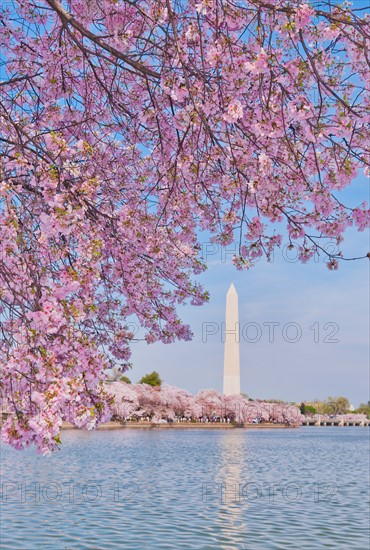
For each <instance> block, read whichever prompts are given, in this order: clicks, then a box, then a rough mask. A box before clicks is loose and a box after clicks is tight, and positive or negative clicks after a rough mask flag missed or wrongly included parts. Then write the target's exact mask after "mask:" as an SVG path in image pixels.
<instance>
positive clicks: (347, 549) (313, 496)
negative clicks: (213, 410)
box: [1, 427, 370, 550]
mask: <svg viewBox="0 0 370 550" xmlns="http://www.w3.org/2000/svg"><path fill="white" fill-rule="evenodd" d="M369 433H370V432H369V430H368V429H367V428H361V427H358V428H356V427H348V428H346V427H344V428H338V427H333V428H331V427H322V428H320V427H311V428H310V427H302V428H300V429H296V430H260V431H257V430H255V431H246V430H237V429H236V430H230V431H229V430H217V431H216V430H215V431H210V430H206V429H198V430H181V431H179V430H176V431H175V430H173V431H172V430H168V431H167V430H166V431H165V430H163V431H162V430H150V431H149V430H128V429H127V430H119V431H97V432H90V433H89V432H80V431H74V430H70V431H64V432H63V448H62V450H61V451H60V452H57V453H55V454H53V455H52V456H51V457H42V456H40V455H37V454H36V453H35V452H34V451H33V450H26V451H24V452H17V451H14V450H12V449H10V448H9V447H6V446H4V445H3V446H2V448H1V459H2V460H1V461H2V502H1V548H3V549H17V550H18V549H22V550H23V549H25V550H33V549H35V550H39V549H53V550H54V549H56V550H59V549H75V548H78V549H91V550H92V549H96V550H97V549H99V550H105V549H111V548H114V549H116V548H118V549H119V548H124V549H126V548H127V549H135V550H142V549H161V550H175V549H176V550H182V549H183V550H185V549H189V550H190V549H199V550H202V549H203V550H208V549H209V550H211V549H221V550H222V549H228V550H231V549H233V550H234V549H235V550H243V549H248V550H257V549H263V550H268V549H284V550H285V549H294V550H296V549H297V550H298V549H299V550H300V549H307V550H315V549H326V548H335V549H337V550H340V549H343V550H352V549H354V550H357V549H358V550H367V549H368V548H369V541H370V539H369V530H368V518H369V466H370V465H369Z"/></svg>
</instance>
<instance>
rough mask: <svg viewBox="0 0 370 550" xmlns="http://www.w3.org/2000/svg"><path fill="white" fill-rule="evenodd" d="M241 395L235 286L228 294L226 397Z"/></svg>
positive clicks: (225, 368)
mask: <svg viewBox="0 0 370 550" xmlns="http://www.w3.org/2000/svg"><path fill="white" fill-rule="evenodd" d="M238 394H240V360H239V314H238V295H237V292H236V290H235V287H234V285H233V284H231V285H230V288H229V290H228V292H227V294H226V323H225V356H224V395H238Z"/></svg>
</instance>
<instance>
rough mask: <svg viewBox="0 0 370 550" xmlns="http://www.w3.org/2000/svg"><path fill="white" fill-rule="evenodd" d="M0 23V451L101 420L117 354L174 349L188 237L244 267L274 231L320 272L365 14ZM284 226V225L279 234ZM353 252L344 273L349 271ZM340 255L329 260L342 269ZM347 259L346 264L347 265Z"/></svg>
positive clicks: (291, 1)
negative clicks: (1, 406) (135, 343)
mask: <svg viewBox="0 0 370 550" xmlns="http://www.w3.org/2000/svg"><path fill="white" fill-rule="evenodd" d="M0 9H1V12H0V13H1V15H0V44H1V51H2V54H1V58H0V63H1V69H2V80H1V81H0V88H1V98H0V140H1V141H0V143H1V165H0V225H1V235H0V307H1V309H0V322H1V327H0V328H1V342H0V355H1V365H2V369H1V378H2V382H1V392H2V395H3V397H4V398H6V399H7V400H8V407H10V409H11V411H12V412H13V414H12V415H10V416H9V418H8V419H7V421H6V422H5V424H4V426H3V430H2V437H3V439H4V440H5V441H7V442H8V443H10V444H11V445H13V446H14V447H16V448H18V449H21V448H23V447H24V446H26V445H29V444H31V443H34V444H36V446H37V448H38V449H39V450H40V451H41V452H47V451H48V450H53V449H54V448H56V447H57V446H58V443H59V435H58V434H59V428H60V425H61V422H62V419H67V420H70V421H71V422H73V423H75V424H76V425H78V426H85V427H90V428H91V427H94V426H95V425H96V423H97V422H99V421H101V420H104V419H105V418H107V417H109V415H110V412H109V408H110V406H111V401H110V398H109V397H108V394H107V391H106V388H104V386H103V380H104V377H105V374H104V373H105V371H106V369H107V368H109V367H111V366H112V364H115V365H119V366H120V367H122V370H124V369H125V364H126V363H127V361H128V359H129V356H130V343H131V342H132V340H133V338H134V334H133V332H132V331H131V330H130V324H129V319H130V318H131V316H133V315H134V316H136V318H137V319H138V321H139V323H140V325H141V326H143V327H145V328H146V336H145V338H146V340H147V342H148V343H151V342H155V341H158V340H160V341H162V342H165V343H170V342H173V341H174V340H175V339H183V340H188V339H189V338H190V337H191V330H190V328H189V327H188V326H187V325H184V324H183V323H182V322H181V319H180V318H179V316H178V313H177V309H178V306H179V305H180V304H183V303H187V302H190V303H191V304H193V305H201V304H203V303H204V302H205V301H206V300H207V299H208V294H207V292H206V291H205V290H204V289H203V288H201V286H200V285H199V284H198V283H197V282H196V281H195V280H194V276H196V275H197V274H199V273H201V272H202V271H203V270H204V269H205V263H204V261H202V258H201V257H200V254H199V250H200V245H199V234H200V232H202V231H207V232H208V233H210V234H212V236H213V237H212V238H213V240H214V242H215V243H219V244H223V245H227V244H229V243H230V242H232V241H233V240H236V241H237V242H238V244H239V250H238V253H237V254H236V255H235V258H234V263H235V265H236V267H237V268H238V269H244V268H249V267H251V266H252V265H253V263H254V262H255V261H256V260H257V259H258V258H259V257H260V256H262V255H266V256H267V257H269V256H270V255H271V254H272V252H273V250H274V248H275V247H278V246H279V245H280V244H281V242H282V238H283V234H287V237H288V239H289V242H290V245H291V246H294V245H295V244H297V245H298V246H299V257H300V260H301V261H302V262H306V261H308V260H309V259H310V258H311V257H312V256H313V255H314V254H315V253H317V252H321V253H323V254H327V256H328V267H329V268H330V269H336V268H337V267H338V261H339V260H340V259H341V258H342V252H341V251H340V249H338V252H337V253H335V254H334V253H332V252H327V251H325V247H324V246H323V242H325V241H324V239H325V238H330V239H335V241H336V242H337V244H338V247H340V244H341V242H342V240H343V234H344V232H345V230H346V229H347V228H348V227H351V226H354V227H356V228H357V229H358V230H360V231H362V230H364V229H365V227H366V226H367V224H368V211H367V205H366V204H365V203H362V204H358V205H356V206H355V207H354V206H353V205H346V204H344V203H343V202H342V200H341V197H340V191H341V190H342V189H344V188H345V187H347V186H349V185H350V184H351V182H352V181H353V179H354V178H355V177H356V176H357V175H361V174H363V173H365V175H368V174H369V149H368V144H369V82H370V79H369V78H368V77H369V15H368V14H367V13H366V11H364V10H362V9H361V8H356V7H351V6H350V5H349V4H348V3H343V4H342V5H339V4H338V5H337V4H336V5H332V3H331V2H330V1H329V0H327V1H323V2H320V3H319V4H317V6H316V4H315V3H312V4H309V3H305V2H301V1H299V0H243V1H238V0H226V1H222V2H221V0H188V1H187V2H185V1H184V2H176V1H171V0H155V1H153V0H143V1H142V2H128V1H127V0H90V1H86V2H84V1H80V0H63V1H62V2H59V1H57V0H39V1H38V2H35V1H33V0H22V1H20V0H14V1H6V2H2V5H1V8H0ZM284 225H285V229H284V228H283V229H282V226H284ZM366 253H367V251H364V252H363V254H362V255H360V257H366ZM343 259H344V258H343ZM351 259H353V258H351Z"/></svg>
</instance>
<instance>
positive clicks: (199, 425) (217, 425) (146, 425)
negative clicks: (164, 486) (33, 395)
mask: <svg viewBox="0 0 370 550" xmlns="http://www.w3.org/2000/svg"><path fill="white" fill-rule="evenodd" d="M298 427H300V426H298ZM126 428H128V429H140V430H153V429H165V430H168V429H171V430H172V429H175V430H181V429H203V428H206V429H211V430H217V429H227V430H231V429H247V430H249V429H252V430H260V429H268V428H273V429H286V428H293V426H287V425H286V424H270V423H268V422H265V423H261V424H231V423H230V424H227V423H225V422H204V423H203V422H174V423H164V422H163V423H155V422H102V423H101V424H99V426H98V427H97V428H96V429H97V430H122V429H126ZM61 429H62V430H78V429H79V428H76V426H74V425H73V424H71V423H70V422H63V424H62V427H61Z"/></svg>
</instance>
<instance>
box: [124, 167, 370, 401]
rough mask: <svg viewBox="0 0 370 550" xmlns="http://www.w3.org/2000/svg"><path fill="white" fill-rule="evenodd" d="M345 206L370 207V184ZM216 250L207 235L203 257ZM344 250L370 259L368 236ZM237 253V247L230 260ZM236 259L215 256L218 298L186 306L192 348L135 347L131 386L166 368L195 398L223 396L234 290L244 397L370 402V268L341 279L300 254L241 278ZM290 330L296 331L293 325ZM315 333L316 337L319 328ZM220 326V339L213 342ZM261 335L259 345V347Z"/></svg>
mask: <svg viewBox="0 0 370 550" xmlns="http://www.w3.org/2000/svg"><path fill="white" fill-rule="evenodd" d="M341 198H342V199H345V200H346V203H350V204H351V205H355V204H359V203H360V202H362V201H363V200H368V182H367V181H366V179H364V178H361V179H360V178H358V179H357V180H356V181H355V182H354V184H353V186H352V187H351V188H349V189H347V190H346V191H345V192H343V193H342V196H341ZM201 241H202V239H201ZM207 242H208V239H207V238H206V237H205V239H204V241H203V250H204V251H210V250H212V248H211V247H210V246H209V247H207ZM284 244H286V242H285V241H283V248H284ZM343 249H344V252H345V255H346V256H349V257H351V256H361V255H364V254H366V253H367V251H368V250H369V249H370V247H369V235H368V233H366V232H361V233H360V232H357V231H354V230H352V229H351V230H348V231H347V232H346V234H345V242H344V247H343ZM231 250H232V245H230V246H229V247H227V249H226V252H227V251H231ZM231 258H232V254H225V249H224V250H221V249H219V250H215V251H214V253H213V254H212V255H208V257H207V265H208V269H207V271H206V272H205V273H204V274H202V275H201V276H200V277H199V278H198V280H199V281H200V282H202V283H203V284H204V286H205V287H206V288H207V289H208V290H209V291H210V295H211V299H210V302H209V303H208V304H206V305H205V306H202V307H193V306H184V307H182V308H181V317H182V319H183V320H184V321H185V322H187V323H189V324H190V325H191V327H192V330H193V333H194V338H193V340H192V341H191V342H178V343H175V344H171V345H163V344H160V343H157V344H154V345H150V346H148V345H147V344H146V343H145V342H139V343H136V344H134V345H133V357H132V362H133V368H132V370H130V371H129V372H128V373H127V374H128V376H129V377H130V378H131V379H132V381H133V382H135V381H138V379H139V378H140V377H141V376H142V375H143V374H145V373H147V372H150V371H152V370H157V371H158V372H159V373H160V375H161V377H162V378H163V379H164V381H165V382H166V383H168V384H172V385H175V386H179V387H182V388H185V389H187V390H189V391H191V392H193V393H194V392H197V391H198V390H200V389H203V388H215V389H217V390H218V391H222V372H223V343H222V339H221V328H222V326H221V323H223V322H224V316H225V301H226V292H227V290H228V287H229V285H230V283H231V282H233V283H234V284H235V287H236V289H237V292H238V295H239V318H240V319H239V320H240V325H241V328H243V327H244V338H243V337H242V338H241V342H240V356H241V389H242V391H243V392H246V393H248V395H250V396H251V397H253V398H265V399H284V400H287V401H301V400H314V399H323V398H325V397H327V396H328V395H331V396H339V395H345V396H347V397H348V398H349V399H350V402H351V403H352V404H353V405H354V406H358V404H359V403H360V402H366V401H367V400H368V399H369V350H368V334H369V284H368V283H369V262H368V261H367V260H360V261H354V262H341V263H340V267H339V270H338V271H334V272H333V271H329V270H328V268H327V267H326V264H325V261H324V258H320V259H317V261H311V262H310V263H309V264H305V265H303V264H300V263H298V262H294V256H290V257H288V258H287V257H286V255H285V254H284V252H283V251H280V252H279V251H278V252H277V253H276V255H275V257H274V261H273V262H271V263H267V262H266V261H265V260H264V259H261V260H260V261H259V262H258V263H257V264H256V266H255V267H253V268H252V269H251V270H249V271H245V272H238V271H236V269H235V268H234V267H233V265H232V263H231ZM292 260H293V261H292ZM269 322H276V323H279V325H276V326H275V328H274V335H273V338H272V337H271V339H272V340H273V341H272V342H270V341H269V340H270V337H269V330H271V331H272V326H271V329H269V326H268V325H264V324H263V323H269ZM251 323H254V325H252V324H251ZM289 323H294V325H288V326H286V325H287V324H289ZM315 323H316V324H315ZM313 326H314V328H315V330H313V329H310V327H313ZM218 327H219V330H218V332H217V334H214V335H213V336H212V335H207V334H206V333H207V331H209V332H211V331H212V330H214V331H216V330H217V329H218ZM284 327H285V328H284ZM257 330H258V331H259V336H260V339H259V341H257V342H252V340H254V339H255V338H256V336H257ZM334 331H336V334H334ZM298 332H300V333H301V338H300V339H299V340H298V341H296V342H289V341H286V340H287V339H288V340H289V339H290V340H294V339H295V338H296V337H298ZM284 336H285V338H284ZM315 340H316V341H315ZM317 340H318V341H317Z"/></svg>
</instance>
